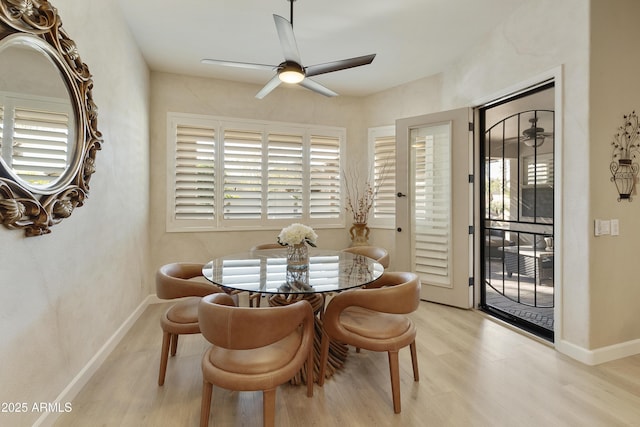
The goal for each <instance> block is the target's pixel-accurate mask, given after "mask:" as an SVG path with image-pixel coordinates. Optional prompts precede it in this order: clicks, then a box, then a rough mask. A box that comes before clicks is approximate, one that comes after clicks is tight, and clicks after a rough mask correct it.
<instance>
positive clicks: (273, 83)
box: [201, 0, 376, 99]
mask: <svg viewBox="0 0 640 427" xmlns="http://www.w3.org/2000/svg"><path fill="white" fill-rule="evenodd" d="M287 1H288V2H290V3H291V17H290V20H287V19H285V18H283V17H282V16H280V15H273V20H274V21H275V24H276V30H277V31H278V38H279V39H280V45H281V46H282V52H283V54H284V62H282V63H280V65H266V64H254V63H250V62H236V61H225V60H218V59H202V60H201V62H202V63H203V64H213V65H222V66H226V67H238V68H250V69H257V70H265V69H267V70H271V71H273V70H276V73H277V74H276V75H275V76H274V77H273V78H272V79H271V80H269V81H268V82H267V84H266V85H265V86H264V87H263V88H262V89H261V90H260V91H259V92H258V93H257V94H256V98H258V99H262V98H264V97H265V96H267V95H268V94H269V93H270V92H271V91H273V90H274V89H275V88H277V87H278V86H279V85H280V83H282V82H284V83H289V84H299V85H300V86H302V87H304V88H306V89H309V90H312V91H314V92H316V93H319V94H322V95H324V96H337V95H338V94H337V93H336V92H334V91H332V90H331V89H328V88H326V87H324V86H323V85H321V84H320V83H318V82H316V81H315V80H311V79H309V77H312V76H317V75H320V74H327V73H332V72H334V71H340V70H345V69H347V68H354V67H359V66H362V65H368V64H371V62H373V59H374V58H375V57H376V55H375V54H371V55H364V56H358V57H355V58H349V59H343V60H339V61H332V62H327V63H323V64H316V65H311V66H308V67H303V66H302V60H301V59H300V54H299V53H298V45H297V43H296V38H295V35H294V34H293V2H294V1H296V0H287Z"/></svg>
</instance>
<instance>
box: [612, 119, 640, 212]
mask: <svg viewBox="0 0 640 427" xmlns="http://www.w3.org/2000/svg"><path fill="white" fill-rule="evenodd" d="M638 138H640V126H639V124H638V116H637V115H636V112H635V111H632V112H631V114H629V115H625V116H624V122H623V124H622V126H620V127H619V128H618V133H616V135H615V136H614V137H613V142H612V143H611V145H612V147H613V149H612V153H611V164H610V165H609V170H610V171H611V181H613V182H614V183H615V184H616V189H617V190H618V194H619V195H620V197H618V201H620V200H629V201H631V193H633V189H634V188H635V185H636V177H637V176H638V169H639V166H638V164H637V163H636V162H635V161H634V160H635V158H636V155H637V154H638V152H640V141H638Z"/></svg>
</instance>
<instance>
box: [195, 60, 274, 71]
mask: <svg viewBox="0 0 640 427" xmlns="http://www.w3.org/2000/svg"><path fill="white" fill-rule="evenodd" d="M200 62H201V63H203V64H213V65H223V66H225V67H236V68H249V69H252V70H269V71H273V70H275V69H277V68H278V66H277V65H267V64H254V63H251V62H235V61H221V60H219V59H207V58H205V59H201V60H200Z"/></svg>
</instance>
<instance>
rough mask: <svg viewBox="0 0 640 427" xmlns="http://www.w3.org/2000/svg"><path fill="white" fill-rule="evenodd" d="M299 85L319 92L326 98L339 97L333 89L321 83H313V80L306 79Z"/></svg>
mask: <svg viewBox="0 0 640 427" xmlns="http://www.w3.org/2000/svg"><path fill="white" fill-rule="evenodd" d="M298 84H299V85H300V86H302V87H306V88H307V89H309V90H312V91H314V92H317V93H319V94H321V95H324V96H338V94H337V93H335V92H334V91H332V90H331V89H328V88H326V87H324V86H322V85H321V84H320V83H318V82H316V81H313V80H311V79H307V78H305V79H304V80H303V81H301V82H300V83H298Z"/></svg>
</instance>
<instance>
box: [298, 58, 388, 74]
mask: <svg viewBox="0 0 640 427" xmlns="http://www.w3.org/2000/svg"><path fill="white" fill-rule="evenodd" d="M375 57H376V54H375V53H374V54H372V55H365V56H358V57H356V58H349V59H342V60H340V61H333V62H326V63H324V64H317V65H311V66H309V67H305V75H306V76H309V77H311V76H317V75H318V74H325V73H331V72H334V71H338V70H345V69H347V68H353V67H359V66H361V65H367V64H371V62H373V58H375Z"/></svg>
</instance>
